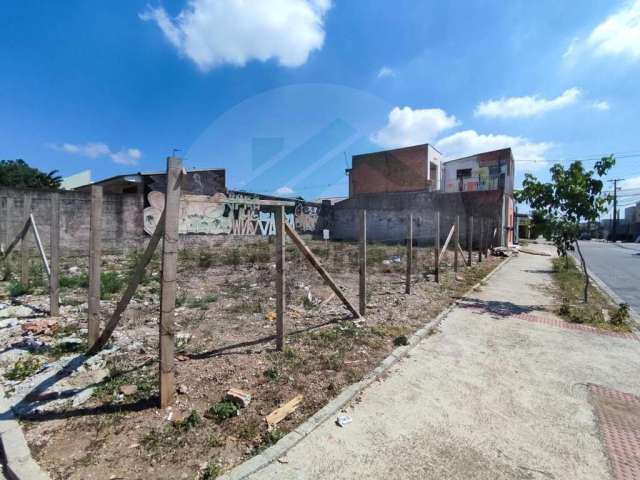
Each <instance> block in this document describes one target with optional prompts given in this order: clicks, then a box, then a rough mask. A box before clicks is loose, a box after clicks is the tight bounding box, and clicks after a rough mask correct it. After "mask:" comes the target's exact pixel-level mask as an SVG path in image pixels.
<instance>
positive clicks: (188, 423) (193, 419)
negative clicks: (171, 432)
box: [176, 410, 202, 432]
mask: <svg viewBox="0 0 640 480" xmlns="http://www.w3.org/2000/svg"><path fill="white" fill-rule="evenodd" d="M201 424H202V417H200V414H199V413H198V412H197V411H195V410H191V412H190V413H189V415H187V416H186V417H185V418H184V419H182V420H180V421H179V422H176V428H177V429H178V430H181V431H183V432H188V431H189V430H191V429H192V428H195V427H197V426H199V425H201Z"/></svg>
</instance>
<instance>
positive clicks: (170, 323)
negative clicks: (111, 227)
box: [160, 157, 182, 408]
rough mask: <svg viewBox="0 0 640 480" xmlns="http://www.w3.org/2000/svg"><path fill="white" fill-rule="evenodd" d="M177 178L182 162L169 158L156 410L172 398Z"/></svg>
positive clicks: (178, 196)
mask: <svg viewBox="0 0 640 480" xmlns="http://www.w3.org/2000/svg"><path fill="white" fill-rule="evenodd" d="M181 176H182V162H181V161H180V159H178V158H175V157H169V158H168V159H167V193H166V197H165V198H166V199H165V207H164V209H165V217H164V240H163V242H162V284H161V296H160V408H166V407H168V406H169V405H171V404H172V403H173V398H174V395H175V378H174V368H175V367H174V358H173V351H174V341H175V340H174V337H175V326H174V310H175V307H176V273H177V260H178V240H179V238H178V227H179V221H180V218H179V216H180V184H181Z"/></svg>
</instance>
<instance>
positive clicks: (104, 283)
mask: <svg viewBox="0 0 640 480" xmlns="http://www.w3.org/2000/svg"><path fill="white" fill-rule="evenodd" d="M124 286H125V278H124V277H123V276H122V275H120V274H119V273H118V272H114V271H108V272H102V273H101V274H100V298H102V299H103V300H105V299H108V298H109V297H110V296H111V295H113V294H114V293H118V292H119V291H120V290H122V289H123V288H124Z"/></svg>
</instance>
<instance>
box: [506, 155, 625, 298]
mask: <svg viewBox="0 0 640 480" xmlns="http://www.w3.org/2000/svg"><path fill="white" fill-rule="evenodd" d="M615 163H616V161H615V158H614V157H613V155H610V156H608V157H603V158H602V159H600V160H598V161H597V162H596V163H595V165H594V167H593V170H586V169H585V168H584V166H583V165H582V162H581V161H575V162H573V163H571V165H569V167H568V168H565V167H563V166H562V165H561V164H558V163H557V164H555V165H553V166H552V167H551V169H550V172H551V181H550V182H546V183H545V182H541V181H539V180H538V179H537V178H536V177H534V176H533V175H531V174H530V173H527V174H526V175H525V178H524V181H523V182H522V189H521V190H519V191H518V192H516V199H517V200H518V201H520V202H526V203H528V204H529V205H530V206H531V208H532V209H533V211H534V215H533V225H534V227H535V229H536V231H539V232H541V233H542V235H543V236H544V237H545V238H546V239H547V240H550V241H552V242H553V243H554V245H555V246H556V248H557V250H558V255H561V256H564V257H566V256H567V253H568V252H569V251H571V250H575V249H576V248H577V249H578V254H579V255H580V260H581V262H582V267H583V270H584V274H585V282H586V283H585V294H584V297H585V301H586V299H587V289H588V282H589V277H588V274H587V268H586V264H585V262H584V258H583V256H582V252H580V246H579V244H578V242H577V240H578V235H579V234H580V222H595V221H597V220H598V217H599V216H600V214H602V213H604V212H606V210H607V204H608V203H609V202H610V201H611V198H610V196H609V195H605V194H603V193H602V189H603V186H604V183H603V182H602V180H601V178H602V177H603V176H604V175H606V173H607V172H608V171H609V170H610V169H611V168H612V167H613V166H614V165H615Z"/></svg>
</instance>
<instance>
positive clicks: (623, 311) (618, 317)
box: [611, 303, 629, 325]
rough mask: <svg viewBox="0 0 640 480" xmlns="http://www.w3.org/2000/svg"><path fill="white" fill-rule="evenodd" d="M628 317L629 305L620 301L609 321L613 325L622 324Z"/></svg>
mask: <svg viewBox="0 0 640 480" xmlns="http://www.w3.org/2000/svg"><path fill="white" fill-rule="evenodd" d="M628 318H629V305H628V304H626V303H621V304H620V305H619V306H618V309H617V310H616V311H615V312H614V314H613V315H611V323H612V324H613V325H622V324H623V323H624V322H626V321H627V319H628Z"/></svg>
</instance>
